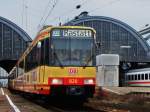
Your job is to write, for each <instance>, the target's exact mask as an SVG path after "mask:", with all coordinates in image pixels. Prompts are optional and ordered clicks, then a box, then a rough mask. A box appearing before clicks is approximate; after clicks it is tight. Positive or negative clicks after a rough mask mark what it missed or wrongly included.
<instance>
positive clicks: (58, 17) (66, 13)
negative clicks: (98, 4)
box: [51, 0, 89, 21]
mask: <svg viewBox="0 0 150 112" xmlns="http://www.w3.org/2000/svg"><path fill="white" fill-rule="evenodd" d="M87 2H89V1H88V0H85V1H84V2H82V3H81V4H78V5H80V8H81V7H82V6H83V5H85V4H87ZM78 5H76V7H74V8H73V9H71V10H69V11H66V12H64V13H62V14H61V15H59V16H56V17H54V18H53V19H51V21H53V20H56V19H59V20H60V18H62V17H64V16H66V15H68V14H71V13H72V12H74V11H75V9H78V8H77V6H78Z"/></svg>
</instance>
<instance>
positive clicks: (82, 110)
mask: <svg viewBox="0 0 150 112" xmlns="http://www.w3.org/2000/svg"><path fill="white" fill-rule="evenodd" d="M26 98H27V97H26ZM27 99H28V100H30V101H32V102H34V103H36V104H38V105H40V106H42V107H43V108H46V109H47V110H49V111H50V112H106V111H104V110H96V109H94V108H91V107H89V106H88V105H85V104H83V105H80V104H78V102H76V103H69V102H66V100H62V99H61V100H59V99H57V100H56V99H55V100H54V99H52V100H51V99H50V100H49V101H48V100H47V99H45V100H43V99H36V100H32V99H31V98H30V97H28V98H27ZM87 103H88V102H87Z"/></svg>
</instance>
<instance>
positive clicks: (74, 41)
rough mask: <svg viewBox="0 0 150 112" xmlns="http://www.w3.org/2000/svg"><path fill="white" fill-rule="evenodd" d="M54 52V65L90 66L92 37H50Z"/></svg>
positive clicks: (91, 62) (91, 63)
mask: <svg viewBox="0 0 150 112" xmlns="http://www.w3.org/2000/svg"><path fill="white" fill-rule="evenodd" d="M51 44H52V46H54V47H53V48H52V50H53V52H55V54H56V56H57V57H56V56H55V57H54V58H55V65H56V66H60V64H61V65H62V66H84V65H86V66H92V65H93V61H92V60H93V59H92V58H93V53H94V51H93V46H94V45H93V38H92V37H90V38H86V39H85V38H70V37H67V38H52V43H51Z"/></svg>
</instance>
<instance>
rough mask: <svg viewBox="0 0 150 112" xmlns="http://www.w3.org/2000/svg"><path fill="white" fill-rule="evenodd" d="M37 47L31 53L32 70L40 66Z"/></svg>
mask: <svg viewBox="0 0 150 112" xmlns="http://www.w3.org/2000/svg"><path fill="white" fill-rule="evenodd" d="M36 54H37V47H36V46H35V47H34V48H33V49H32V51H31V63H30V64H31V65H30V70H31V69H33V68H35V67H37V66H38V59H37V56H36Z"/></svg>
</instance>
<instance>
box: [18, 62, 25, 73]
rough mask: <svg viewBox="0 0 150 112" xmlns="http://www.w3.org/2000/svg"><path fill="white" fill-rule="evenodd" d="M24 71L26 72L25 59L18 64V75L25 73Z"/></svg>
mask: <svg viewBox="0 0 150 112" xmlns="http://www.w3.org/2000/svg"><path fill="white" fill-rule="evenodd" d="M23 73H24V60H22V61H21V62H20V63H19V66H18V75H23Z"/></svg>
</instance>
